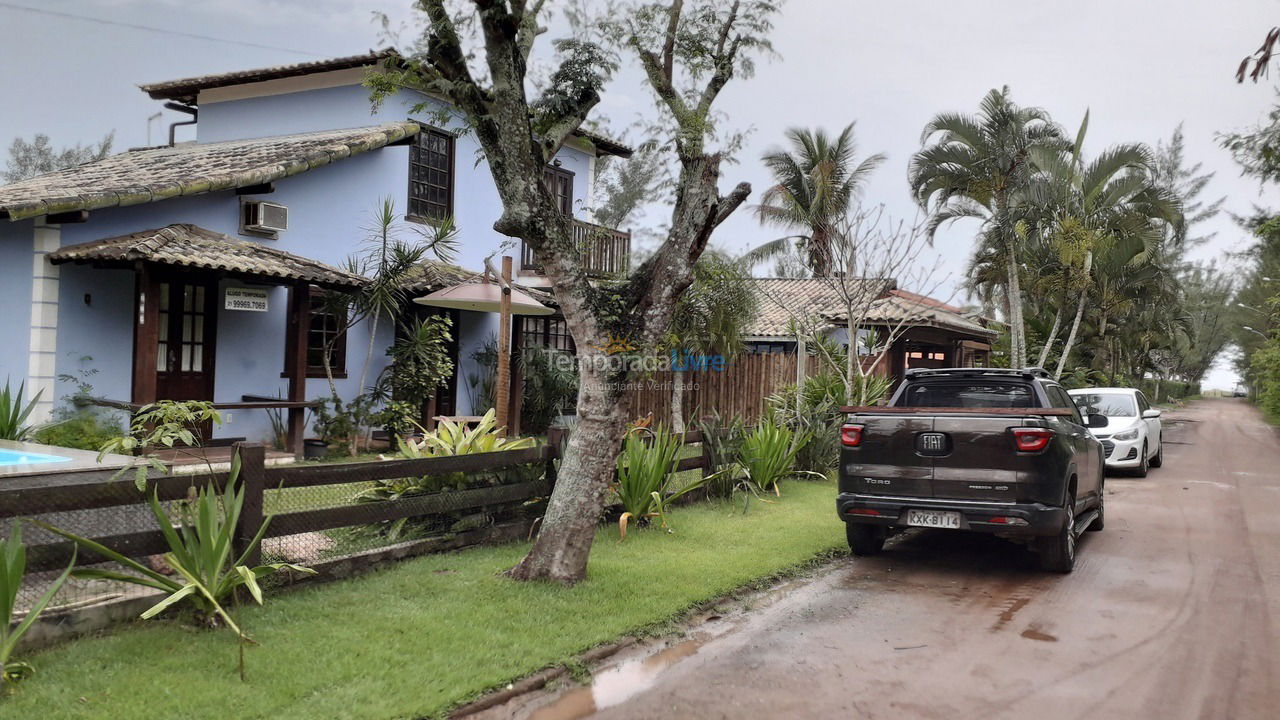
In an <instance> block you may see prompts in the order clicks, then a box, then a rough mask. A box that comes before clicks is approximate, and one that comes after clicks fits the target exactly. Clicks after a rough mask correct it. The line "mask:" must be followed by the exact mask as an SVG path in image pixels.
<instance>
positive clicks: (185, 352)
mask: <svg viewBox="0 0 1280 720" xmlns="http://www.w3.org/2000/svg"><path fill="white" fill-rule="evenodd" d="M182 369H183V370H190V369H191V346H190V345H183V346H182Z"/></svg>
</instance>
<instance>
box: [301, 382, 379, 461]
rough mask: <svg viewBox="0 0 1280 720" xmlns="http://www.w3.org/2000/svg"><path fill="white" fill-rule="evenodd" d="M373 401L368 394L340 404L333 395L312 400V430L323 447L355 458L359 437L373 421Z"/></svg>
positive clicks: (339, 399) (338, 398)
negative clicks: (313, 419)
mask: <svg viewBox="0 0 1280 720" xmlns="http://www.w3.org/2000/svg"><path fill="white" fill-rule="evenodd" d="M375 402H376V400H375V399H374V398H373V396H371V395H369V394H363V395H357V396H356V397H354V398H352V399H351V400H349V401H346V402H343V400H342V398H340V397H338V396H337V395H331V396H329V397H327V398H319V399H318V400H316V410H315V421H314V422H313V423H312V427H313V428H314V429H315V431H316V434H317V435H319V436H320V439H321V440H324V442H325V444H326V445H329V446H330V447H336V448H338V449H340V450H342V451H343V452H345V453H346V454H348V455H350V456H352V457H355V456H356V454H357V453H359V451H360V438H361V436H362V435H363V434H364V429H365V428H366V427H367V426H368V425H369V423H370V422H371V421H372V420H373V417H374V411H373V407H374V404H375Z"/></svg>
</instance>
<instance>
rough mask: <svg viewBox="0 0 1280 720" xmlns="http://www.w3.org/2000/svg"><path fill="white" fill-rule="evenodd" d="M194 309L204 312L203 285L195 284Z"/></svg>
mask: <svg viewBox="0 0 1280 720" xmlns="http://www.w3.org/2000/svg"><path fill="white" fill-rule="evenodd" d="M195 309H196V310H198V311H200V312H204V286H203V285H197V286H196V308H195Z"/></svg>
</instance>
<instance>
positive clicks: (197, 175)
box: [0, 122, 418, 220]
mask: <svg viewBox="0 0 1280 720" xmlns="http://www.w3.org/2000/svg"><path fill="white" fill-rule="evenodd" d="M417 132H418V124H417V123H414V122H398V123H389V124H386V125H375V126H372V127H360V128H350V129H346V130H324V131H320V132H309V133H300V134H297V135H278V136H275V137H265V138H254V139H251V140H228V141H225V142H216V143H186V144H182V145H175V146H173V147H160V148H149V149H145V150H130V151H128V152H123V153H120V154H118V155H112V156H111V157H107V158H103V159H101V160H97V161H95V162H91V163H86V164H84V165H80V166H77V167H74V168H68V169H66V170H59V171H57V172H51V173H46V174H44V175H39V176H37V177H33V178H30V179H27V180H20V181H18V182H16V183H11V184H9V185H4V186H0V220H3V219H8V220H22V219H24V218H31V217H36V216H38V215H47V214H50V213H60V212H70V211H75V210H97V209H99V208H108V207H123V206H126V205H140V204H143V203H149V202H155V201H157V200H164V199H167V198H171V197H178V196H183V195H199V194H201V193H207V192H214V191H218V190H232V189H235V188H240V187H246V186H249V185H260V184H262V183H268V182H272V181H274V180H279V179H280V178H284V177H289V176H291V175H297V174H298V173H302V172H306V171H307V170H310V169H312V168H317V167H320V166H322V165H328V164H329V163H331V162H333V161H335V160H341V159H343V158H346V157H350V156H352V155H358V154H360V153H363V152H368V151H370V150H376V149H378V148H380V147H383V146H385V145H389V144H391V143H395V142H399V141H401V140H404V139H405V138H409V137H412V136H413V135H415V134H416V133H417Z"/></svg>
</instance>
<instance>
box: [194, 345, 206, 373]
mask: <svg viewBox="0 0 1280 720" xmlns="http://www.w3.org/2000/svg"><path fill="white" fill-rule="evenodd" d="M191 369H192V370H194V371H195V372H201V371H203V370H204V345H192V346H191Z"/></svg>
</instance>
